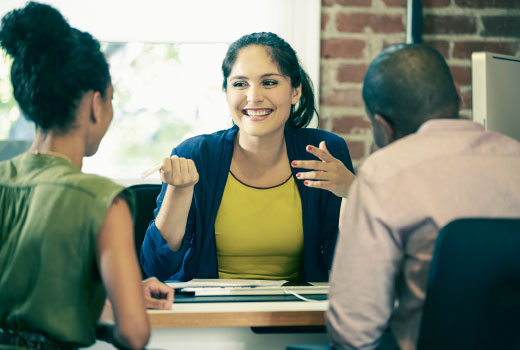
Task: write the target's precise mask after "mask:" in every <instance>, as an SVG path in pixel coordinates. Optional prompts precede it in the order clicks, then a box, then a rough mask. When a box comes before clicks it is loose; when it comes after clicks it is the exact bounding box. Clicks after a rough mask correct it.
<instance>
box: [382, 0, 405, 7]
mask: <svg viewBox="0 0 520 350" xmlns="http://www.w3.org/2000/svg"><path fill="white" fill-rule="evenodd" d="M383 1H384V3H385V5H386V6H388V7H406V0H383Z"/></svg>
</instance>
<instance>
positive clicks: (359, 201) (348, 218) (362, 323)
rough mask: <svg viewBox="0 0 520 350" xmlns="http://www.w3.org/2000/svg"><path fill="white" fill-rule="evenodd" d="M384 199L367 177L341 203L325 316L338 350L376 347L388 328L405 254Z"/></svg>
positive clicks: (358, 180)
mask: <svg viewBox="0 0 520 350" xmlns="http://www.w3.org/2000/svg"><path fill="white" fill-rule="evenodd" d="M385 201H386V199H385V198H380V197H379V196H378V195H377V190H375V191H374V186H373V185H372V184H370V183H367V182H365V181H364V179H363V175H360V176H359V177H358V178H357V180H356V181H355V182H354V184H353V186H352V188H351V190H350V194H349V198H348V199H343V202H342V207H341V214H340V225H339V228H340V234H339V237H338V242H337V245H336V251H335V255H334V262H333V266H332V273H331V278H330V289H329V311H328V312H327V316H326V317H327V326H328V331H329V337H330V339H331V341H332V344H333V345H334V348H335V349H336V348H337V349H363V350H368V349H375V348H376V347H377V346H378V344H379V342H380V341H381V337H382V335H383V333H384V331H385V330H386V328H387V327H388V322H389V319H390V316H391V313H392V311H393V307H394V294H395V283H396V278H397V274H398V270H399V266H400V265H401V262H402V258H403V253H402V247H401V246H400V245H401V242H400V240H399V238H398V237H396V236H395V235H393V232H392V231H391V229H390V228H389V226H388V223H387V222H386V220H385V211H384V208H382V207H381V203H385Z"/></svg>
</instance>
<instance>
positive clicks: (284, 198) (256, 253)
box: [215, 172, 303, 280]
mask: <svg viewBox="0 0 520 350" xmlns="http://www.w3.org/2000/svg"><path fill="white" fill-rule="evenodd" d="M215 236H216V243H217V258H218V273H219V277H220V278H252V279H287V280H292V279H296V278H297V277H298V276H299V272H300V267H301V261H302V255H303V224H302V205H301V200H300V194H299V192H298V188H297V186H296V182H295V181H294V178H293V177H292V176H290V177H289V178H288V179H287V180H286V181H285V182H284V183H282V184H280V185H278V186H275V187H270V188H256V187H251V186H248V185H246V184H243V183H241V182H240V181H239V180H237V179H236V178H235V177H234V176H233V174H232V173H231V172H229V175H228V178H227V182H226V187H225V189H224V195H223V197H222V202H221V203H220V207H219V209H218V213H217V219H216V221H215Z"/></svg>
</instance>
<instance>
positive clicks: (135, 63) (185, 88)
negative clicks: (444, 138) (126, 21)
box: [83, 43, 231, 184]
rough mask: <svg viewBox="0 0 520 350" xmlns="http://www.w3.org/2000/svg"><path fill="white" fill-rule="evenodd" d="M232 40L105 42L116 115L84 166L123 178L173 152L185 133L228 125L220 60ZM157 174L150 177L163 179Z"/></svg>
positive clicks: (132, 179)
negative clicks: (201, 42)
mask: <svg viewBox="0 0 520 350" xmlns="http://www.w3.org/2000/svg"><path fill="white" fill-rule="evenodd" d="M227 48H228V45H227V44H220V43H209V44H149V43H104V44H103V50H104V52H105V54H106V57H107V60H108V61H109V63H110V69H111V74H112V80H113V84H114V101H113V104H114V120H113V121H112V124H111V126H110V128H109V130H108V132H107V134H106V136H105V138H104V139H103V141H102V142H101V145H100V148H99V151H98V153H97V154H96V155H94V156H93V157H91V158H86V159H85V160H84V168H83V169H84V171H86V172H92V173H97V174H101V175H105V176H109V177H111V178H114V179H116V180H119V181H121V182H123V183H126V184H130V183H135V182H138V179H139V175H140V174H141V172H142V171H143V170H145V169H147V168H149V167H151V166H153V165H154V164H156V163H158V162H159V161H160V160H161V159H162V158H163V157H165V156H168V155H169V154H170V152H171V149H172V148H173V147H174V146H176V145H177V144H178V143H179V142H180V141H182V140H183V139H185V138H187V137H190V136H193V135H197V134H201V133H208V132H213V131H216V130H219V129H223V128H227V127H229V126H230V125H231V118H230V117H229V112H228V108H227V104H226V101H225V95H224V93H223V92H222V87H221V86H222V73H221V68H220V66H221V62H222V59H223V57H224V55H225V52H226V50H227ZM158 179H159V177H158V175H157V174H154V175H153V176H152V177H151V180H150V179H147V180H144V181H145V182H150V181H158Z"/></svg>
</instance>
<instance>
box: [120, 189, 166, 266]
mask: <svg viewBox="0 0 520 350" xmlns="http://www.w3.org/2000/svg"><path fill="white" fill-rule="evenodd" d="M128 189H129V190H130V191H132V192H133V193H134V194H135V199H136V208H135V209H136V210H135V221H134V240H135V251H136V252H137V257H138V259H139V254H140V251H141V245H142V244H143V240H144V235H145V234H146V229H147V228H148V225H149V224H150V221H152V219H153V211H154V209H155V208H156V206H157V204H156V200H157V196H158V195H159V193H160V192H161V185H159V184H140V185H132V186H130V187H128Z"/></svg>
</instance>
